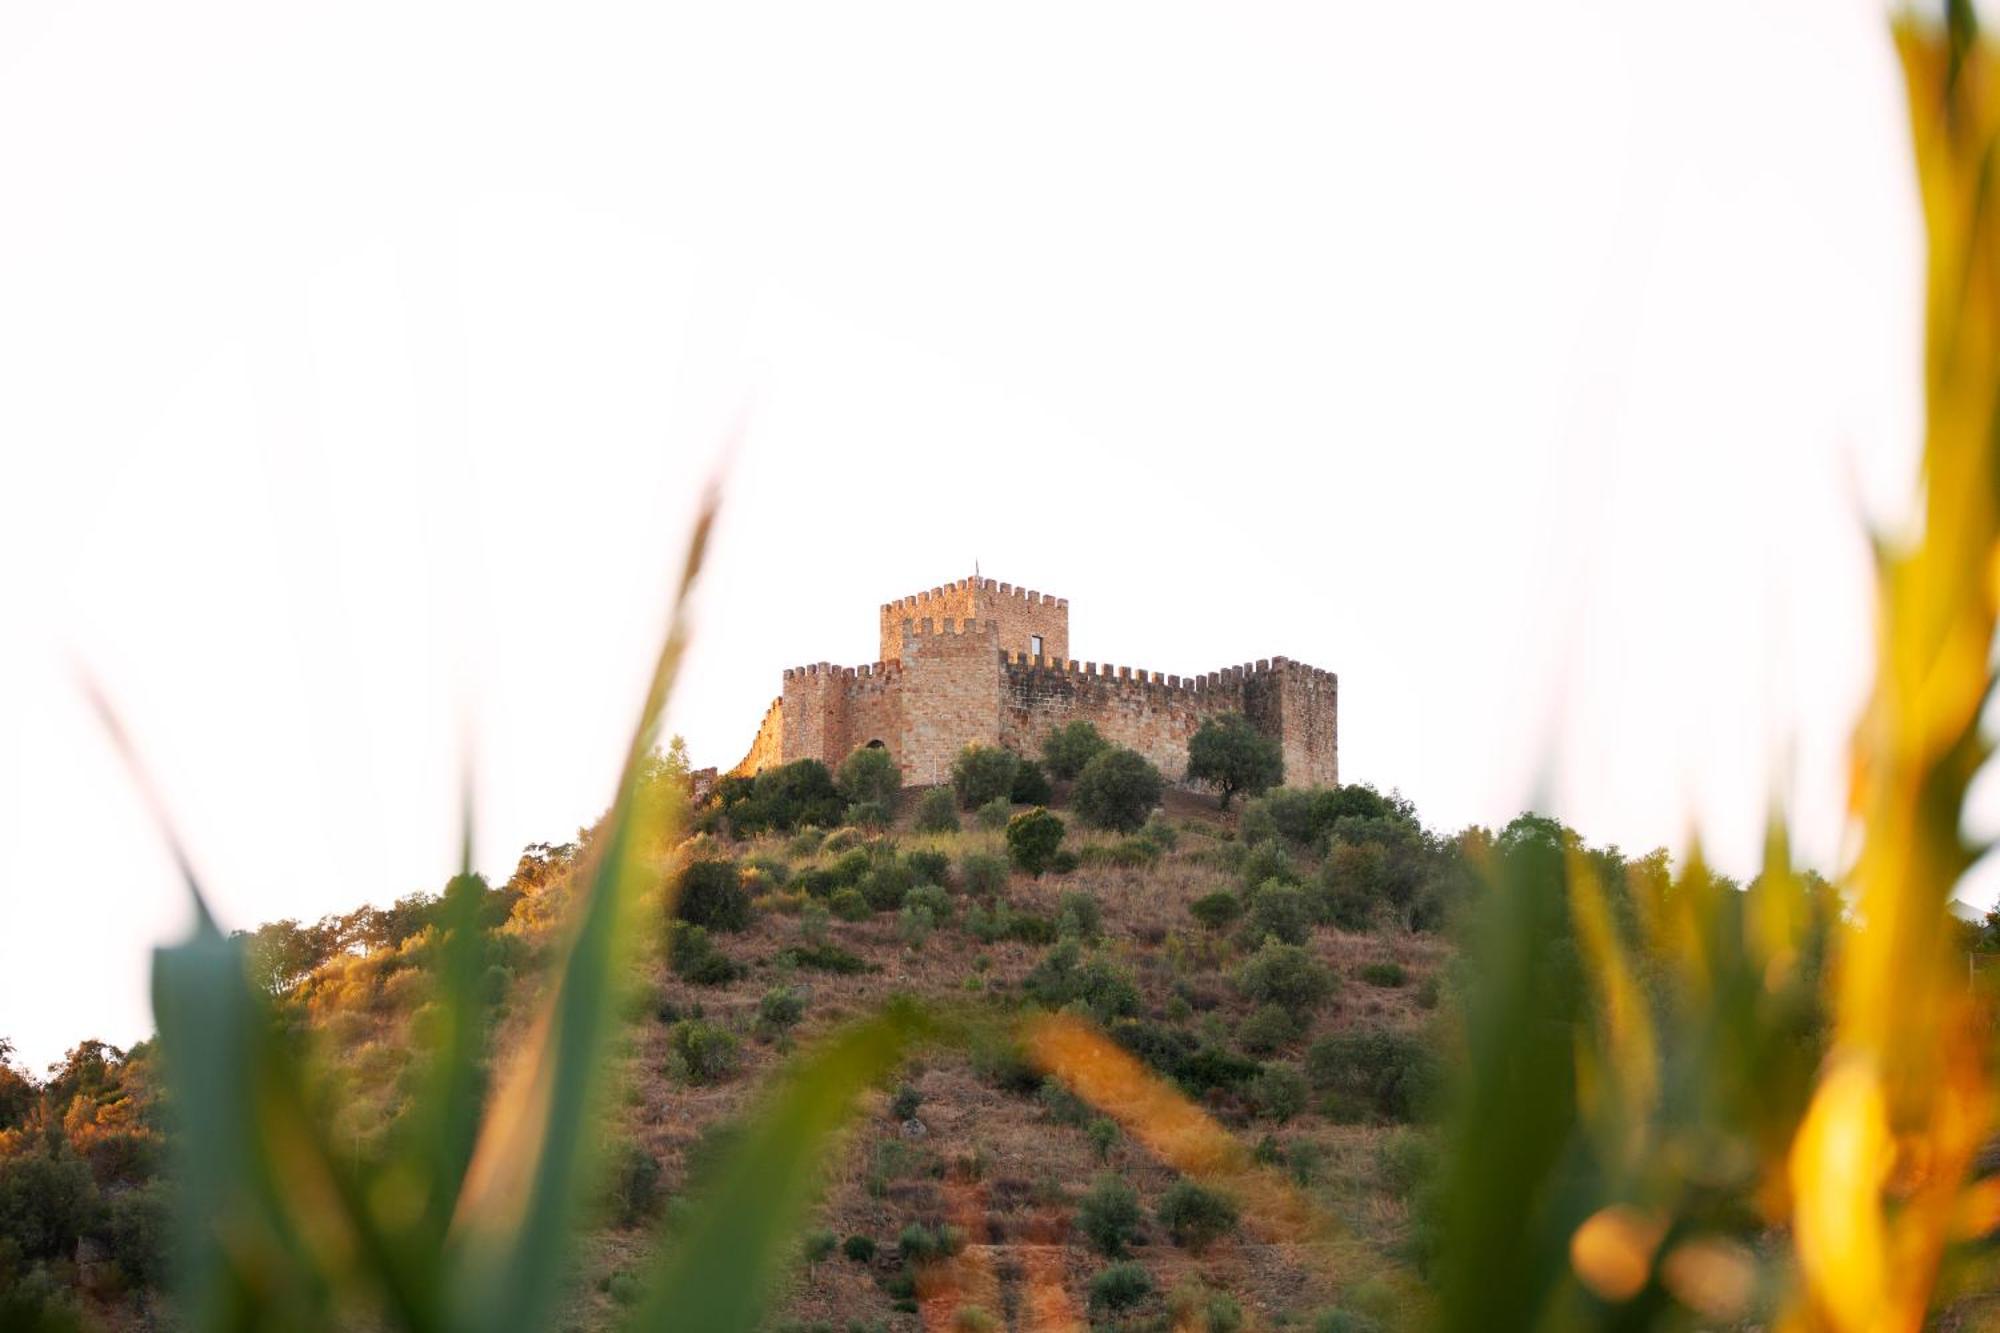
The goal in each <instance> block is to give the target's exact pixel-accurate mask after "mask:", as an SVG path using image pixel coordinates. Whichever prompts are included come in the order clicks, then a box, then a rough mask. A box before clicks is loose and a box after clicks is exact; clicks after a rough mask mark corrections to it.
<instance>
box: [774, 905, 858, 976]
mask: <svg viewBox="0 0 2000 1333" xmlns="http://www.w3.org/2000/svg"><path fill="white" fill-rule="evenodd" d="M863 914H864V915H865V914H866V909H865V906H864V909H863ZM778 957H779V959H780V960H781V961H782V962H785V963H787V964H789V965H791V966H792V967H803V968H806V969H807V970H809V971H813V972H831V973H834V974H835V975H837V976H853V975H855V974H856V973H860V972H879V971H881V969H880V968H878V967H876V966H875V964H873V963H871V962H869V961H868V960H866V959H865V958H862V957H860V956H859V955H856V954H851V953H849V952H848V951H847V950H845V949H843V948H841V947H840V946H839V945H835V944H816V945H794V946H793V947H792V948H789V949H787V950H785V951H784V952H783V953H781V954H779V955H778Z"/></svg>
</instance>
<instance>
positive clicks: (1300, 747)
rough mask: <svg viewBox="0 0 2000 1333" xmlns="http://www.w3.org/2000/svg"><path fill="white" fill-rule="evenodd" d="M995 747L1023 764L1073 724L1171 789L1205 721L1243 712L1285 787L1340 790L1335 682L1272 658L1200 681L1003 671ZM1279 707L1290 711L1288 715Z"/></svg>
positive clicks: (1018, 665) (1018, 668)
mask: <svg viewBox="0 0 2000 1333" xmlns="http://www.w3.org/2000/svg"><path fill="white" fill-rule="evenodd" d="M1002 673H1003V677H1004V679H1003V682H1002V692H1001V700H1002V714H1001V725H1000V734H1001V740H1002V743H1004V744H1005V745H1007V747H1008V748H1010V749H1012V750H1015V751H1017V752H1019V753H1021V754H1025V755H1031V756H1032V755H1037V754H1040V753H1041V748H1042V739H1043V737H1045V736H1047V735H1048V733H1049V732H1050V731H1052V730H1054V729H1055V728H1056V727H1058V726H1061V725H1063V724H1064V723H1067V722H1071V721H1078V720H1081V721H1086V722H1090V723H1092V724H1093V725H1095V726H1096V728H1097V729H1098V730H1099V731H1100V732H1102V733H1103V734H1104V738H1105V739H1106V740H1108V741H1110V742H1112V743H1113V744H1114V745H1123V746H1126V747H1128V748H1130V749H1133V750H1137V751H1138V752H1139V753H1140V754H1143V755H1145V756H1146V757H1147V758H1148V759H1150V760H1152V761H1153V763H1154V764H1155V765H1156V766H1157V767H1158V768H1159V770H1160V771H1161V772H1162V773H1164V774H1166V775H1167V777H1168V778H1170V779H1172V780H1174V781H1180V780H1182V779H1183V778H1185V777H1186V775H1187V744H1188V740H1189V738H1190V737H1192V736H1193V735H1194V733H1195V732H1196V731H1197V730H1198V729H1200V727H1201V724H1202V723H1203V722H1204V721H1205V720H1207V719H1208V718H1211V717H1214V716H1216V715H1218V714H1221V713H1232V712H1240V713H1243V714H1245V715H1246V716H1248V717H1249V718H1250V720H1251V721H1252V722H1253V723H1255V724H1256V725H1257V728H1258V730H1260V731H1263V732H1264V733H1265V734H1266V735H1270V736H1274V737H1276V738H1277V739H1278V740H1279V743H1280V744H1281V746H1282V747H1283V748H1284V751H1285V780H1286V781H1287V782H1289V783H1292V784H1293V785H1296V786H1308V785H1319V786H1330V785H1333V784H1334V783H1335V782H1337V781H1338V777H1337V773H1338V761H1337V758H1336V753H1337V752H1336V750H1335V745H1334V736H1335V728H1336V725H1337V719H1336V717H1335V715H1334V712H1333V706H1334V692H1333V691H1334V686H1333V680H1334V678H1333V676H1332V674H1331V673H1329V672H1324V671H1320V670H1318V669H1316V668H1313V667H1307V666H1302V665H1300V664H1298V663H1295V662H1288V661H1286V660H1285V659H1284V658H1276V659H1272V660H1268V661H1264V662H1260V663H1256V664H1253V665H1248V666H1241V667H1230V668H1228V669H1226V670H1223V671H1217V672H1211V673H1209V674H1207V675H1204V676H1189V677H1181V676H1169V675H1164V674H1162V673H1160V672H1157V671H1143V670H1134V669H1133V668H1131V667H1113V666H1111V665H1109V664H1106V665H1104V666H1102V667H1100V666H1099V665H1098V664H1097V663H1095V662H1066V663H1055V664H1049V663H1041V664H1037V663H1034V662H1031V661H1028V660H1026V659H1025V658H1015V659H1013V660H1011V661H1009V662H1007V663H1005V664H1004V665H1003V667H1002ZM1286 705H1289V711H1288V710H1287V707H1286Z"/></svg>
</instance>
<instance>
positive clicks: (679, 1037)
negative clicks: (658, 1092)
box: [667, 1018, 743, 1083]
mask: <svg viewBox="0 0 2000 1333" xmlns="http://www.w3.org/2000/svg"><path fill="white" fill-rule="evenodd" d="M667 1050H668V1056H667V1060H668V1069H669V1071H670V1072H672V1073H674V1074H676V1075H678V1076H679V1077H680V1078H681V1079H682V1080H683V1081H685V1082H688V1083H720V1082H722V1081H723V1080H724V1079H726V1078H728V1077H729V1076H730V1075H732V1074H734V1073H735V1072H736V1070H737V1067H738V1066H739V1065H741V1064H742V1062H743V1051H742V1043H741V1042H739V1041H737V1039H736V1036H735V1034H734V1033H731V1032H726V1031H724V1030H723V1029H721V1028H719V1027H716V1026H715V1025H714V1024H713V1023H708V1022H704V1021H703V1020H702V1019H699V1018H684V1019H682V1020H681V1021H680V1022H678V1023H676V1024H674V1025H673V1027H672V1028H670V1029H669V1030H668V1033H667Z"/></svg>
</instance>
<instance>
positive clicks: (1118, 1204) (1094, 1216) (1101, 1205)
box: [1076, 1172, 1144, 1259]
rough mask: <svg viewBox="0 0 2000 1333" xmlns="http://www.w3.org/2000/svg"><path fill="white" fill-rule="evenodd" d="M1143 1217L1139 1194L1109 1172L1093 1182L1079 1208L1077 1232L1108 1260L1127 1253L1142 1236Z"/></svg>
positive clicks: (1077, 1210) (1077, 1211)
mask: <svg viewBox="0 0 2000 1333" xmlns="http://www.w3.org/2000/svg"><path fill="white" fill-rule="evenodd" d="M1143 1217H1144V1214H1143V1213H1142V1212H1141V1211H1140V1209H1139V1192H1138V1191H1137V1190H1135V1189H1133V1188H1132V1187H1131V1186H1130V1185H1128V1184H1126V1183H1125V1182H1124V1181H1123V1180H1121V1179H1119V1178H1118V1177H1117V1176H1115V1175H1112V1174H1111V1173H1110V1172H1106V1173H1105V1174H1103V1175H1101V1176H1099V1177H1098V1178H1097V1179H1096V1180H1095V1181H1093V1182H1092V1183H1091V1186H1090V1190H1089V1192H1088V1193H1086V1194H1085V1195H1084V1196H1083V1200H1082V1202H1080V1203H1079V1204H1078V1205H1077V1209H1076V1229H1077V1230H1078V1231H1081V1232H1082V1233H1083V1234H1084V1236H1085V1237H1086V1238H1087V1239H1088V1240H1089V1241H1090V1243H1091V1244H1092V1245H1093V1246H1095V1247H1096V1249H1097V1252H1098V1253H1099V1254H1102V1255H1103V1256H1105V1257H1106V1258H1107V1259H1116V1258H1117V1257H1119V1256H1120V1255H1122V1254H1124V1253H1125V1246H1126V1244H1127V1242H1129V1241H1130V1240H1132V1238H1133V1237H1135V1236H1137V1235H1138V1234H1139V1223H1140V1222H1141V1220H1142V1219H1143Z"/></svg>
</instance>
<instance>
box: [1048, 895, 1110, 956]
mask: <svg viewBox="0 0 2000 1333" xmlns="http://www.w3.org/2000/svg"><path fill="white" fill-rule="evenodd" d="M1103 933H1104V909H1103V908H1101V907H1099V906H1098V905H1097V899H1095V898H1093V897H1091V896H1090V895H1089V894H1087V893H1065V894H1064V895H1063V896H1062V897H1061V898H1060V899H1058V900H1057V902H1056V935H1057V937H1058V938H1060V939H1066V940H1082V941H1083V942H1084V943H1085V944H1095V943H1097V941H1098V938H1099V937H1100V936H1102V935H1103Z"/></svg>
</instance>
